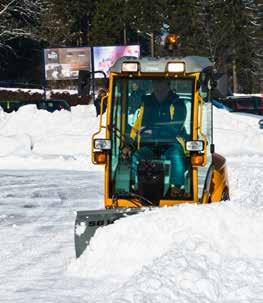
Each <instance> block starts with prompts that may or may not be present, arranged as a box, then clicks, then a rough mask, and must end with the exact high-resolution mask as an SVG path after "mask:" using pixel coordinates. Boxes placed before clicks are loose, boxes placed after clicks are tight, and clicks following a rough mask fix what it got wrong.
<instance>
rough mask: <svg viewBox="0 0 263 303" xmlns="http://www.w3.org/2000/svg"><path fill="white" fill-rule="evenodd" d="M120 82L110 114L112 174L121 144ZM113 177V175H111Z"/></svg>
mask: <svg viewBox="0 0 263 303" xmlns="http://www.w3.org/2000/svg"><path fill="white" fill-rule="evenodd" d="M120 88H121V82H120V80H118V81H116V84H115V87H114V95H113V100H112V101H113V102H112V103H113V112H112V126H113V129H112V136H111V144H112V171H113V172H114V171H115V169H116V166H117V164H118V158H119V150H120V144H121V89H120ZM112 175H114V173H113V174H112Z"/></svg>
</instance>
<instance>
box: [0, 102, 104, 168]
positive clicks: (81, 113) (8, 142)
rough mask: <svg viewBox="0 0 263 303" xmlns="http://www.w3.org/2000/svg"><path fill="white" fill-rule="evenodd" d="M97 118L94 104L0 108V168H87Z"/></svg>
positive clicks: (88, 166) (96, 126) (89, 165)
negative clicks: (8, 111)
mask: <svg viewBox="0 0 263 303" xmlns="http://www.w3.org/2000/svg"><path fill="white" fill-rule="evenodd" d="M98 122H99V121H98V118H97V117H96V115H95V110H94V106H77V107H72V111H71V112H69V111H66V110H62V111H56V112H54V113H49V112H47V111H45V110H37V108H36V106H35V105H27V106H23V107H21V108H20V109H19V111H18V112H13V113H11V114H6V113H4V112H1V115H0V143H1V151H0V168H6V169H37V168H41V169H45V168H48V169H50V168H52V167H55V168H58V167H59V168H62V169H77V170H82V169H84V170H85V169H87V168H90V167H91V163H90V162H91V161H90V143H91V142H90V140H91V135H92V133H93V132H94V130H95V129H96V128H98ZM25 159H26V161H27V164H25V163H24V160H25Z"/></svg>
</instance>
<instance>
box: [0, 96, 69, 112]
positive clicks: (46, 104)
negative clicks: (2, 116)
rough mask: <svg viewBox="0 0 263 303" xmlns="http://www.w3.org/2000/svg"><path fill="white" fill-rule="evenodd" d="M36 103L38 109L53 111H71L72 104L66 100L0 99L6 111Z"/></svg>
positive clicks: (0, 103) (0, 104)
mask: <svg viewBox="0 0 263 303" xmlns="http://www.w3.org/2000/svg"><path fill="white" fill-rule="evenodd" d="M28 104H35V105H36V106H37V109H43V110H47V111H48V112H50V113H53V112H54V111H56V110H62V109H64V110H68V111H71V108H70V105H69V104H68V102H67V101H65V100H54V99H50V100H40V101H0V106H1V107H2V109H3V110H4V111H5V112H6V113H11V112H13V111H17V110H18V109H19V108H20V107H21V106H24V105H28Z"/></svg>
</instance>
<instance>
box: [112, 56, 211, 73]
mask: <svg viewBox="0 0 263 303" xmlns="http://www.w3.org/2000/svg"><path fill="white" fill-rule="evenodd" d="M124 62H138V63H139V65H140V71H141V72H142V73H143V72H144V73H163V72H166V70H167V63H169V62H183V63H184V64H185V72H186V73H196V72H202V71H203V70H204V69H206V68H209V67H212V66H213V63H212V62H211V61H210V60H209V59H208V58H207V57H201V56H186V57H163V58H152V57H142V58H136V57H121V58H119V59H118V60H117V61H116V62H115V64H114V65H113V66H112V67H111V69H110V71H111V72H114V73H121V72H122V63H124Z"/></svg>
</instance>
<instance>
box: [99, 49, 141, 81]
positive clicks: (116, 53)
mask: <svg viewBox="0 0 263 303" xmlns="http://www.w3.org/2000/svg"><path fill="white" fill-rule="evenodd" d="M93 52H94V70H95V71H104V72H105V74H106V75H107V76H109V70H110V67H111V66H112V65H113V64H114V63H115V62H116V60H117V59H118V58H120V57H123V56H133V57H137V58H138V57H139V56H140V46H139V45H123V46H98V47H94V48H93ZM96 77H97V78H101V77H103V76H102V75H101V74H96Z"/></svg>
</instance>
